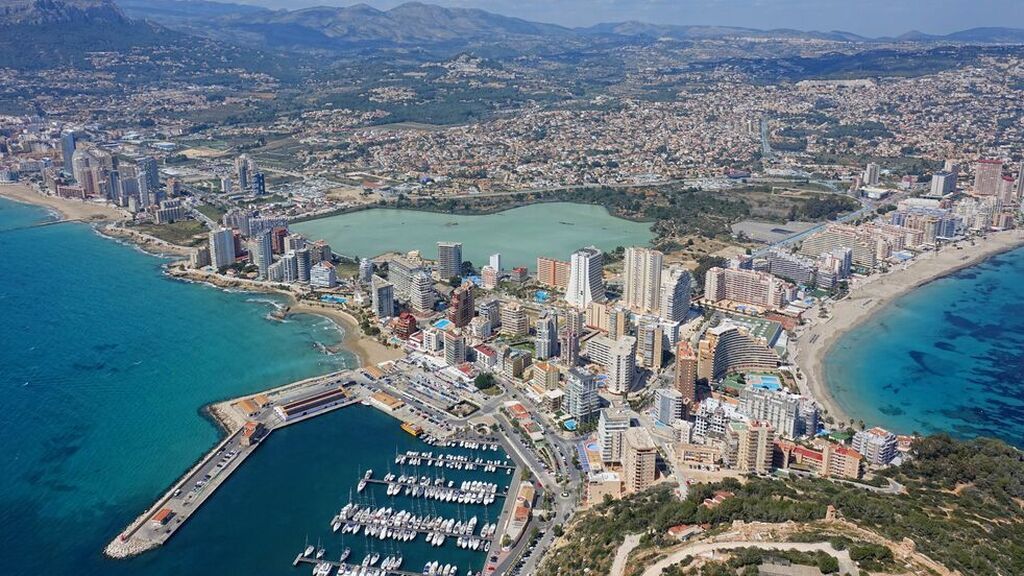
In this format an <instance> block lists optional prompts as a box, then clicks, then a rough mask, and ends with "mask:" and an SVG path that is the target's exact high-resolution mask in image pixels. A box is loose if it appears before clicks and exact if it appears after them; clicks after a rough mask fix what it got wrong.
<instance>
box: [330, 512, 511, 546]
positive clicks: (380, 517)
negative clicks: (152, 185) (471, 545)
mask: <svg viewBox="0 0 1024 576" xmlns="http://www.w3.org/2000/svg"><path fill="white" fill-rule="evenodd" d="M477 524H478V519H477V517H476V516H473V517H472V518H470V519H468V520H466V521H462V520H457V519H455V518H445V517H443V516H434V515H429V514H427V515H422V516H421V515H417V514H413V513H411V512H409V511H408V510H395V509H394V508H391V507H390V506H389V507H380V508H375V507H366V506H362V505H360V504H356V503H354V502H349V503H348V504H346V505H345V506H343V507H342V508H341V510H340V511H339V512H338V514H337V515H336V516H335V517H334V518H333V519H332V520H331V529H332V530H333V531H334V532H341V533H342V534H358V533H359V532H360V530H363V531H364V534H366V535H367V536H369V537H371V538H377V539H380V540H388V539H393V540H398V541H400V542H410V541H412V540H415V538H416V535H417V534H418V533H420V532H423V533H426V534H427V536H428V542H431V543H432V544H433V541H432V540H433V539H434V537H433V536H431V535H433V534H438V535H441V536H473V535H474V533H475V532H476V527H477ZM494 527H496V525H495V524H485V525H483V526H482V527H481V528H480V533H481V535H480V536H479V537H480V538H484V539H486V538H488V537H487V536H483V534H484V533H485V532H486V531H487V530H491V531H492V534H493V529H494ZM441 544H443V539H441V540H440V544H434V545H435V546H439V545H441Z"/></svg>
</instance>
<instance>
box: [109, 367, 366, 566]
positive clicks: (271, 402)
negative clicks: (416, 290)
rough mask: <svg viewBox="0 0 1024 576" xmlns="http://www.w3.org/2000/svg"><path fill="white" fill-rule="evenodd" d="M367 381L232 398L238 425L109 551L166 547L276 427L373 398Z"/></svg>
mask: <svg viewBox="0 0 1024 576" xmlns="http://www.w3.org/2000/svg"><path fill="white" fill-rule="evenodd" d="M366 384H368V382H367V381H366V380H365V377H363V376H362V375H361V374H360V373H359V372H357V371H344V372H336V373H333V374H328V375H326V376H318V377H315V378H309V379H307V380H301V381H299V382H295V383H292V384H289V385H287V386H283V387H280V388H277V389H274V390H271V391H268V392H266V393H264V394H257V395H254V396H252V397H248V398H243V399H239V400H237V401H233V402H231V406H232V407H236V408H234V411H235V412H239V413H240V414H237V416H238V417H239V419H240V422H239V423H238V424H239V427H238V428H237V429H235V430H234V431H233V432H231V433H230V434H229V435H228V436H227V437H226V438H225V439H224V440H222V441H221V442H220V443H219V444H217V446H215V447H214V448H213V449H212V450H210V452H208V453H207V454H206V455H205V456H204V457H203V458H201V459H200V460H199V462H198V463H197V464H195V465H194V466H193V467H192V468H191V469H190V470H189V471H188V472H187V473H186V474H185V475H184V476H182V477H181V478H180V479H179V480H178V481H177V482H175V483H174V485H172V486H171V488H170V489H169V490H168V491H167V492H166V493H164V494H163V495H162V496H161V497H160V498H159V499H158V500H157V501H156V502H155V503H154V504H153V505H152V506H150V507H149V508H148V509H147V510H146V511H145V512H143V513H142V515H140V516H139V517H138V518H136V519H135V520H134V521H133V522H132V523H131V524H129V525H128V526H127V527H126V528H125V529H124V530H123V531H122V532H121V533H120V534H119V535H118V536H117V537H116V538H114V540H113V541H111V542H110V543H109V544H108V545H107V547H106V548H105V549H104V553H105V554H106V555H107V556H110V557H112V558H126V557H129V556H134V555H136V554H141V553H142V552H145V551H147V550H150V549H152V548H156V547H157V546H161V545H163V544H164V543H165V542H167V540H169V539H170V538H171V537H172V536H174V534H175V533H177V531H178V530H179V529H180V528H181V526H182V525H184V524H185V522H186V521H187V520H188V519H189V518H190V517H191V516H192V515H193V514H194V513H195V512H196V510H198V509H199V508H200V507H201V506H202V505H203V503H205V502H206V501H207V500H208V499H209V498H210V497H211V496H212V495H213V494H214V493H215V492H216V491H217V489H218V488H220V486H221V485H222V484H223V483H224V481H225V480H227V479H228V478H229V477H230V476H231V474H233V473H234V472H235V471H236V470H238V468H239V467H240V466H241V465H242V463H243V462H245V460H246V459H247V458H248V457H249V456H251V455H252V453H253V452H255V451H256V449H257V448H258V447H259V445H260V444H261V443H262V441H263V440H265V439H266V438H267V436H269V435H270V434H271V433H273V432H274V430H277V429H279V428H283V427H285V426H290V425H292V424H297V423H299V422H302V421H305V420H308V419H310V418H315V417H317V416H321V415H323V414H327V413H330V412H333V411H335V410H338V409H341V408H345V407H347V406H351V405H353V404H356V403H361V402H362V401H363V400H364V398H366V397H367V396H368V391H367V389H366V388H365V385H366ZM257 398H259V401H257V400H256V399H257ZM290 409H291V410H290ZM222 424H224V425H225V426H227V424H226V423H224V422H223V421H222Z"/></svg>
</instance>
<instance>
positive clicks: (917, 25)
mask: <svg viewBox="0 0 1024 576" xmlns="http://www.w3.org/2000/svg"><path fill="white" fill-rule="evenodd" d="M223 1H232V0H223ZM234 1H235V2H240V3H246V4H259V5H262V6H270V7H273V8H302V7H307V6H316V5H334V6H343V5H349V4H355V3H357V2H353V1H347V0H234ZM403 1H404V0H365V3H366V4H370V5H372V6H375V7H377V8H382V9H384V8H390V7H392V6H396V5H398V4H402V3H403ZM424 1H429V2H430V3H433V4H439V5H443V6H463V7H473V8H482V9H484V10H488V11H491V12H497V13H499V14H504V15H507V16H516V17H519V18H526V19H528V20H537V21H541V22H554V23H556V24H563V25H566V26H587V25H590V24H596V23H598V22H616V21H622V20H641V21H646V22H656V23H668V24H720V25H730V26H747V27H751V28H797V29H801V30H845V31H848V32H854V33H857V34H864V35H868V36H883V35H896V34H901V33H903V32H906V31H908V30H920V31H922V32H927V33H931V34H940V33H948V32H953V31H956V30H963V29H966V28H974V27H978V26H1007V27H1012V28H1024V0H424Z"/></svg>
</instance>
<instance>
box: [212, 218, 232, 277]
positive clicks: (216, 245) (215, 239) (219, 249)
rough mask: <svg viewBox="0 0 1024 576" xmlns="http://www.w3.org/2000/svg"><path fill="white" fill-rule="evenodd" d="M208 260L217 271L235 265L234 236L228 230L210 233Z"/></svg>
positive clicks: (223, 229) (220, 229)
mask: <svg viewBox="0 0 1024 576" xmlns="http://www.w3.org/2000/svg"><path fill="white" fill-rule="evenodd" d="M210 260H211V262H212V263H213V267H214V268H217V269H218V270H219V269H221V268H225V267H227V266H230V265H232V264H234V263H235V235H234V233H233V232H232V231H231V229H230V228H218V229H217V230H214V231H212V232H210Z"/></svg>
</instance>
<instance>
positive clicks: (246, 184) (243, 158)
mask: <svg viewBox="0 0 1024 576" xmlns="http://www.w3.org/2000/svg"><path fill="white" fill-rule="evenodd" d="M253 168H254V164H253V162H252V160H251V159H250V158H249V156H248V154H242V155H240V156H238V157H237V158H235V177H236V178H237V179H238V188H239V189H240V190H241V191H242V192H248V191H249V188H250V187H251V186H252V181H251V180H250V177H251V175H252V173H253V172H254V170H253Z"/></svg>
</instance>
